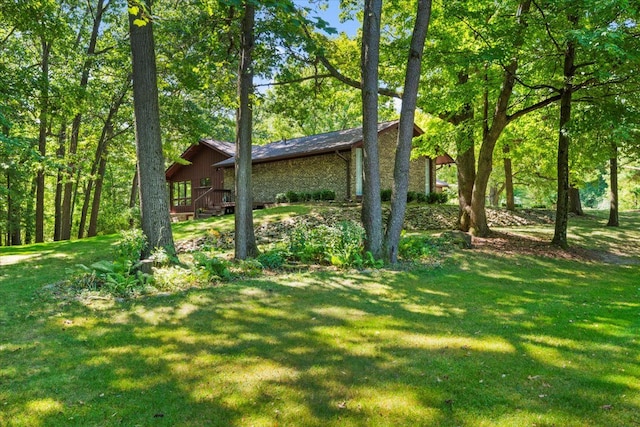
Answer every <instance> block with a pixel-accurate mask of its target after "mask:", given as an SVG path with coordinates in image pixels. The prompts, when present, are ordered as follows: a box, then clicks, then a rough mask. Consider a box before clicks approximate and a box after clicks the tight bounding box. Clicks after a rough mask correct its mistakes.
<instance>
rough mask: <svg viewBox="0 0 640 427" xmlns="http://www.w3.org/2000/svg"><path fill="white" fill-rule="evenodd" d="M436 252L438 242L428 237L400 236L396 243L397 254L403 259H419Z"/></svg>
mask: <svg viewBox="0 0 640 427" xmlns="http://www.w3.org/2000/svg"><path fill="white" fill-rule="evenodd" d="M438 253H439V245H438V243H437V242H436V241H434V240H433V239H430V238H428V237H422V236H409V237H402V238H401V239H400V243H399V245H398V255H399V256H400V258H402V259H403V260H405V261H419V260H423V259H425V258H429V257H433V256H435V255H437V254H438Z"/></svg>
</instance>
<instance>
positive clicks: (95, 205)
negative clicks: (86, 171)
mask: <svg viewBox="0 0 640 427" xmlns="http://www.w3.org/2000/svg"><path fill="white" fill-rule="evenodd" d="M106 169H107V149H106V148H105V150H104V151H103V153H102V156H100V166H99V167H98V175H97V177H96V189H95V190H94V192H93V199H92V202H91V216H90V217H89V229H88V230H87V236H88V237H93V236H95V235H96V234H97V233H98V214H99V213H100V201H101V199H102V183H103V182H104V173H105V171H106Z"/></svg>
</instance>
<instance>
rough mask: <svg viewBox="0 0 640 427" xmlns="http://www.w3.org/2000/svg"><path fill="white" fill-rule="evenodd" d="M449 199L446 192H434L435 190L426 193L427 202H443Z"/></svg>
mask: <svg viewBox="0 0 640 427" xmlns="http://www.w3.org/2000/svg"><path fill="white" fill-rule="evenodd" d="M448 199H449V195H448V194H447V193H444V192H443V193H436V192H431V193H429V194H427V203H429V204H435V203H438V204H443V203H447V200H448Z"/></svg>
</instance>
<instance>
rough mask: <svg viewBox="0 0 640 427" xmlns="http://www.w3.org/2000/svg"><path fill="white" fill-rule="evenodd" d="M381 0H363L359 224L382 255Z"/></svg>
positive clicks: (376, 253)
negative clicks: (361, 145)
mask: <svg viewBox="0 0 640 427" xmlns="http://www.w3.org/2000/svg"><path fill="white" fill-rule="evenodd" d="M381 15H382V0H365V4H364V18H363V23H362V47H361V53H360V66H361V70H362V141H363V150H362V151H363V157H364V164H363V168H362V172H363V188H362V224H363V226H364V229H365V232H366V236H367V237H366V241H365V249H366V250H367V251H369V252H371V254H372V255H373V256H374V257H375V258H381V257H382V243H383V241H382V238H383V234H382V202H381V200H380V156H379V152H378V151H379V149H378V63H379V60H380V18H381Z"/></svg>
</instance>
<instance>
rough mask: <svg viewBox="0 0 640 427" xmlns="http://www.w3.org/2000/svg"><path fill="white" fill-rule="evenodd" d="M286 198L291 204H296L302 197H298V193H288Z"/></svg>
mask: <svg viewBox="0 0 640 427" xmlns="http://www.w3.org/2000/svg"><path fill="white" fill-rule="evenodd" d="M285 196H286V197H287V200H288V201H289V203H296V202H299V201H300V197H299V196H298V193H296V192H295V191H287V192H286V193H285Z"/></svg>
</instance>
